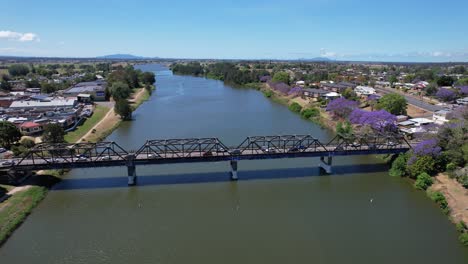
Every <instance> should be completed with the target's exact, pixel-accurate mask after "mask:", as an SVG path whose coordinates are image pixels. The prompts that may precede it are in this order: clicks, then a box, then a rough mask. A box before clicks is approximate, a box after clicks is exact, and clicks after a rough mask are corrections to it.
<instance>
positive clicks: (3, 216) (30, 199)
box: [0, 186, 47, 245]
mask: <svg viewBox="0 0 468 264" xmlns="http://www.w3.org/2000/svg"><path fill="white" fill-rule="evenodd" d="M46 193H47V188H45V187H42V186H29V187H28V188H24V190H21V191H18V192H16V193H15V194H13V195H12V196H11V197H10V198H9V199H8V202H7V203H6V204H4V205H2V207H0V245H2V244H3V243H4V242H5V241H6V239H7V238H8V237H9V236H10V235H11V234H12V232H13V231H14V230H15V229H16V228H17V227H18V226H20V225H21V223H22V222H23V221H24V219H25V218H26V217H27V216H28V215H29V214H30V213H31V211H32V210H33V208H34V207H36V205H37V204H38V203H39V202H40V201H42V199H44V197H45V195H46Z"/></svg>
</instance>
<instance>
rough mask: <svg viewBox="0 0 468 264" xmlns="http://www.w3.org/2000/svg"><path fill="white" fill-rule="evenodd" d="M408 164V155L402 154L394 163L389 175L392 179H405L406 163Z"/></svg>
mask: <svg viewBox="0 0 468 264" xmlns="http://www.w3.org/2000/svg"><path fill="white" fill-rule="evenodd" d="M407 162H408V154H406V153H402V154H400V155H398V157H397V158H396V159H395V160H394V161H393V163H392V167H391V168H390V170H389V171H388V174H390V176H392V177H403V176H405V175H406V163H407Z"/></svg>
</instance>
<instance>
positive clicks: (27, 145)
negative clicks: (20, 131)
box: [20, 137, 36, 149]
mask: <svg viewBox="0 0 468 264" xmlns="http://www.w3.org/2000/svg"><path fill="white" fill-rule="evenodd" d="M20 143H21V145H22V146H24V147H25V148H28V149H30V148H32V147H34V145H36V143H35V142H34V140H32V139H29V138H26V137H24V138H22V139H21V141H20Z"/></svg>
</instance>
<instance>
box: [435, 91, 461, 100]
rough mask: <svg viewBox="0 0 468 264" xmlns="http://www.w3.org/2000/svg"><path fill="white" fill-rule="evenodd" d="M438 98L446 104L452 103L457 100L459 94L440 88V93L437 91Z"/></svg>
mask: <svg viewBox="0 0 468 264" xmlns="http://www.w3.org/2000/svg"><path fill="white" fill-rule="evenodd" d="M436 96H437V98H439V99H440V100H442V101H444V102H451V101H453V100H455V98H456V97H457V94H456V93H455V91H453V90H451V89H446V88H440V89H439V91H437V93H436Z"/></svg>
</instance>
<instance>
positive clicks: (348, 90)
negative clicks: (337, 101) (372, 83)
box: [342, 88, 358, 101]
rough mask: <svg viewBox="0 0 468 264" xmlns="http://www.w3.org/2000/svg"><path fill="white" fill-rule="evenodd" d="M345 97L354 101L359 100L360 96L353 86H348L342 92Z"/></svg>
mask: <svg viewBox="0 0 468 264" xmlns="http://www.w3.org/2000/svg"><path fill="white" fill-rule="evenodd" d="M342 95H343V97H344V98H346V99H348V100H354V101H357V100H358V96H357V94H356V92H354V90H353V89H352V88H346V89H345V90H344V91H343V93H342Z"/></svg>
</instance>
